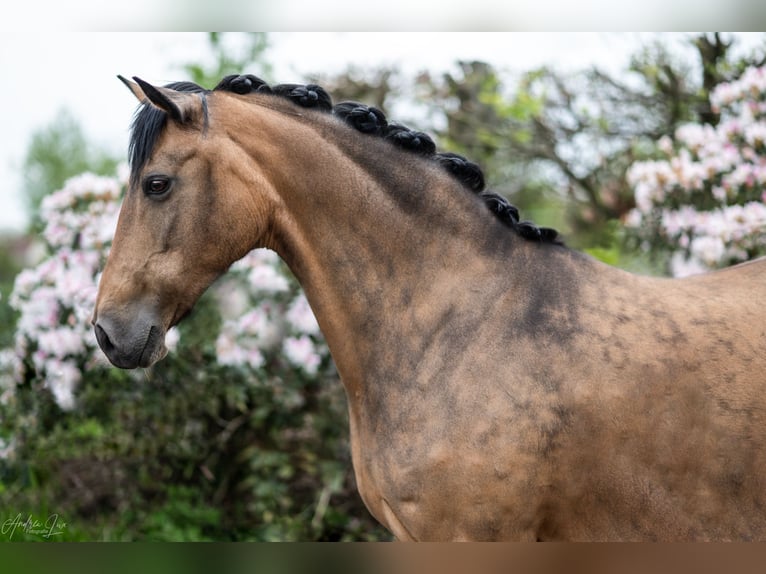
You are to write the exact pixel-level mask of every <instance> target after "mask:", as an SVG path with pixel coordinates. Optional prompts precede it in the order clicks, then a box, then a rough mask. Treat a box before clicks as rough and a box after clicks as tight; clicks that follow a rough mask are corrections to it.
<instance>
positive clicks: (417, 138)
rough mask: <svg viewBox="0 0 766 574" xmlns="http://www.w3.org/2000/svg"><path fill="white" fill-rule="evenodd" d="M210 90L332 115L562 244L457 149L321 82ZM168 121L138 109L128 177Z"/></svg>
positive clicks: (525, 229) (238, 80)
mask: <svg viewBox="0 0 766 574" xmlns="http://www.w3.org/2000/svg"><path fill="white" fill-rule="evenodd" d="M166 87H168V88H171V89H174V90H177V91H183V92H195V93H207V92H208V90H205V89H204V88H202V87H200V86H198V85H197V84H194V83H191V82H175V83H172V84H168V85H167V86H166ZM213 91H227V92H233V93H236V94H241V95H245V94H251V93H263V94H274V95H277V96H280V97H283V98H286V99H288V100H290V101H291V102H293V103H294V104H296V105H298V106H301V107H304V108H312V109H316V110H319V111H322V112H326V113H331V114H333V115H334V116H336V117H338V118H340V119H342V120H343V121H344V122H346V124H348V125H350V126H352V127H353V128H355V129H356V130H358V131H360V132H362V133H365V134H368V135H372V136H377V137H382V138H383V139H386V140H388V141H390V142H391V143H392V144H393V145H395V146H397V147H399V148H402V149H405V150H407V151H409V152H413V153H416V154H419V155H422V156H424V157H428V158H432V159H433V160H434V161H436V162H437V163H439V164H440V165H441V166H442V167H443V168H444V169H445V170H446V171H447V172H448V173H450V174H451V175H452V176H453V177H455V178H456V179H457V180H458V181H460V182H461V183H462V184H463V186H464V187H466V188H467V189H468V190H470V191H472V192H473V193H475V194H477V195H478V196H479V197H480V198H481V199H483V200H484V203H485V204H486V206H487V207H488V208H489V210H490V211H491V212H492V213H493V214H495V216H496V217H497V218H498V219H499V220H500V221H501V222H503V223H504V224H505V225H507V226H508V227H510V228H511V229H513V230H514V231H515V232H516V233H517V234H519V235H520V236H521V237H523V238H524V239H528V240H533V241H538V242H542V243H554V244H558V245H561V244H562V241H561V238H560V236H559V234H558V232H557V231H556V230H555V229H551V228H549V227H538V226H537V225H535V224H534V223H532V222H531V221H522V220H521V219H520V216H519V210H518V209H517V208H516V207H514V206H513V205H511V204H510V203H509V202H508V200H507V199H505V198H504V197H502V196H501V195H498V194H497V193H493V192H491V191H487V190H486V189H485V186H486V184H485V179H484V173H483V172H482V170H481V168H480V167H479V166H478V165H477V164H476V163H474V162H472V161H470V160H468V159H466V158H464V157H463V156H461V155H458V154H455V153H450V152H437V151H436V144H435V143H434V140H433V139H432V138H431V136H429V135H428V134H426V133H423V132H420V131H416V130H411V129H410V128H408V127H406V126H404V125H401V124H398V123H394V122H391V123H389V122H388V120H387V119H386V116H385V114H384V113H383V112H382V111H381V110H379V109H378V108H376V107H373V106H367V105H365V104H361V103H358V102H341V103H339V104H335V105H333V103H332V98H331V97H330V95H329V94H328V93H327V92H326V91H325V90H324V88H322V87H321V86H317V85H315V84H307V85H302V84H278V85H275V86H269V85H268V84H267V83H266V82H265V81H263V80H262V79H260V78H258V77H256V76H253V75H251V74H247V75H237V74H233V75H230V76H226V77H225V78H223V79H222V80H221V81H220V82H219V83H218V85H217V86H216V87H215V88H213ZM166 121H167V116H166V114H165V113H163V112H161V111H159V110H157V109H155V108H154V107H152V106H141V107H140V108H139V110H138V111H137V113H136V116H135V118H134V120H133V125H132V136H131V141H130V146H129V157H130V164H131V173H132V175H131V178H133V177H134V176H136V175H137V174H138V172H139V171H140V170H141V169H142V168H143V166H144V165H145V164H146V162H147V161H148V160H149V156H150V155H151V151H152V148H153V147H154V144H155V143H156V141H157V139H158V138H159V134H160V133H161V131H162V129H163V128H164V126H165V123H166Z"/></svg>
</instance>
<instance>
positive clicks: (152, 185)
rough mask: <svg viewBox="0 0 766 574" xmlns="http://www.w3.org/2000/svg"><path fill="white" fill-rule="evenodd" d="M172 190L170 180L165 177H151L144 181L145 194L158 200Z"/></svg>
mask: <svg viewBox="0 0 766 574" xmlns="http://www.w3.org/2000/svg"><path fill="white" fill-rule="evenodd" d="M169 189H170V178H168V177H165V176H157V175H155V176H150V177H147V178H146V180H145V181H144V193H145V194H146V195H149V196H153V197H155V198H158V197H159V196H161V195H165V193H167V191H168V190H169Z"/></svg>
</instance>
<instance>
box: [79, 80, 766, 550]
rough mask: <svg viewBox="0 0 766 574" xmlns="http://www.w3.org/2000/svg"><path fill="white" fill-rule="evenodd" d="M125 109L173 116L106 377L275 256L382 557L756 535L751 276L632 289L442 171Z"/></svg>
mask: <svg viewBox="0 0 766 574" xmlns="http://www.w3.org/2000/svg"><path fill="white" fill-rule="evenodd" d="M131 87H132V89H133V91H134V93H135V94H136V95H137V96H138V97H139V99H142V100H145V101H146V105H151V106H156V107H157V108H159V109H162V110H164V111H165V112H167V114H168V115H169V118H170V119H169V120H168V122H167V126H166V127H165V128H164V129H163V131H162V135H161V137H160V139H159V141H158V142H157V144H156V145H155V146H154V148H153V150H152V153H151V156H150V158H149V159H148V161H147V162H146V165H144V166H142V167H141V170H140V173H138V174H136V177H134V178H133V180H132V184H131V189H130V190H129V192H128V194H127V196H126V198H125V202H124V205H123V208H122V212H121V216H120V222H119V225H118V228H117V232H116V235H115V240H114V244H113V247H112V252H111V254H110V257H109V261H108V264H107V266H106V269H105V271H104V275H103V278H102V281H101V285H100V292H99V297H98V303H97V307H96V311H95V313H94V325H95V326H96V327H95V328H96V332H97V336H98V337H99V342H100V343H101V345H102V348H104V351H105V352H106V353H107V355H108V356H109V357H110V359H111V360H112V361H113V362H114V363H115V364H117V365H118V366H122V367H135V366H146V365H149V364H151V363H152V362H154V361H155V360H157V359H159V358H161V357H162V356H163V355H164V353H165V350H164V345H163V344H162V340H163V338H164V333H165V331H166V330H167V328H169V326H171V325H173V324H175V323H177V322H178V321H179V320H181V318H182V317H183V315H184V314H185V313H186V312H187V311H188V310H189V309H190V308H191V306H192V305H193V304H194V302H195V301H196V299H197V298H198V297H199V295H200V294H201V293H202V292H203V291H204V289H205V288H207V286H208V285H209V284H210V283H211V282H212V281H213V280H214V279H215V277H217V276H218V275H220V274H221V273H223V272H225V270H226V269H227V267H228V266H229V265H230V264H231V263H232V262H234V261H235V260H236V259H237V258H239V257H241V256H242V255H244V254H245V253H247V252H248V251H249V250H250V249H252V248H254V247H258V246H266V247H269V248H271V249H274V250H275V251H277V252H278V253H279V254H280V255H281V256H282V257H283V258H284V259H285V261H286V262H287V263H288V265H289V266H290V268H291V269H292V270H293V272H294V273H295V275H296V276H297V278H298V279H299V281H300V282H301V284H302V286H303V287H304V289H305V291H306V294H307V296H308V298H309V301H310V303H311V305H312V308H313V310H314V312H315V314H316V315H317V318H318V320H319V323H320V326H321V328H322V331H323V333H324V335H325V337H326V338H327V341H328V344H329V346H330V349H331V352H332V355H333V358H334V360H335V363H336V365H337V367H338V371H339V373H340V375H341V378H342V381H343V384H344V386H345V389H346V392H347V396H348V404H349V411H350V414H351V439H352V455H353V461H354V468H355V471H356V476H357V482H358V486H359V491H360V493H361V495H362V497H363V499H364V501H365V503H366V504H367V506H368V508H369V509H370V511H371V512H372V513H373V515H374V516H375V517H376V518H377V519H378V520H380V521H381V522H382V523H383V524H384V525H386V526H387V527H388V528H389V529H390V530H391V531H392V532H393V533H394V534H395V535H396V537H397V538H399V539H401V540H666V541H670V540H732V539H744V540H750V539H766V514H765V513H764V505H766V488H765V485H764V478H763V477H766V450H765V447H766V427H765V426H764V423H765V422H766V421H764V413H765V412H766V411H765V409H766V353H765V352H764V350H766V307H764V304H763V302H764V301H766V261H757V262H753V263H749V264H745V265H741V266H738V267H735V268H731V269H727V270H725V271H720V272H717V273H711V274H709V275H706V276H700V277H696V278H689V279H684V280H669V279H655V278H646V277H639V276H634V275H631V274H628V273H626V272H623V271H620V270H618V269H614V268H611V267H608V266H606V265H603V264H601V263H598V262H596V261H594V260H593V259H591V258H589V257H586V256H584V255H582V254H580V253H577V252H575V251H572V250H569V249H566V248H564V247H560V246H557V245H552V244H541V243H535V242H530V241H525V240H523V239H522V238H520V237H519V236H518V235H516V234H515V233H513V232H511V231H510V230H509V229H507V228H506V227H504V226H503V225H502V224H501V223H499V222H498V221H497V220H496V219H495V218H493V217H492V216H491V214H489V212H488V211H487V209H486V207H485V206H484V205H483V204H482V203H481V201H479V200H478V199H477V198H476V197H475V196H474V195H472V194H471V193H469V192H467V191H466V190H465V189H464V188H463V187H462V186H461V185H460V184H459V183H458V182H456V181H455V180H454V179H453V178H451V177H450V176H449V175H447V174H446V173H445V172H444V171H443V170H442V169H441V168H439V167H438V166H436V165H434V164H433V162H429V161H428V160H427V159H425V158H418V157H413V156H412V154H407V153H405V152H402V151H399V150H397V149H395V148H394V147H393V146H391V144H389V143H388V142H385V141H383V140H381V139H377V138H370V137H368V136H365V135H363V134H360V133H357V132H355V131H354V130H352V129H350V128H348V127H347V126H346V125H344V124H342V123H340V122H339V121H337V120H336V119H335V118H333V117H332V116H330V115H329V114H323V113H320V112H316V111H313V110H304V109H301V108H298V107H297V106H294V105H293V104H291V103H289V102H287V101H283V100H281V99H280V98H277V97H275V96H269V95H255V94H254V95H235V94H231V93H226V92H210V93H207V94H205V95H200V94H190V93H184V92H179V91H173V90H170V89H163V88H153V87H152V86H149V85H148V84H145V83H141V85H140V87H139V86H138V85H136V84H133V83H131ZM163 182H166V183H167V184H168V185H167V189H166V190H164V191H162V190H163V188H164V184H163ZM156 191H162V193H155V192H156Z"/></svg>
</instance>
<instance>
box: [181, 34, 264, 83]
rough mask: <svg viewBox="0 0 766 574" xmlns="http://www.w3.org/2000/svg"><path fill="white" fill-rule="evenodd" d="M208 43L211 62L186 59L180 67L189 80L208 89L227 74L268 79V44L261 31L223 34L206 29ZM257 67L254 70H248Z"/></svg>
mask: <svg viewBox="0 0 766 574" xmlns="http://www.w3.org/2000/svg"><path fill="white" fill-rule="evenodd" d="M208 43H209V47H210V52H211V54H212V58H213V61H212V63H210V64H207V65H206V64H203V63H199V62H189V63H186V64H184V65H183V66H182V69H183V70H184V72H186V74H188V75H189V79H190V80H191V81H192V82H194V83H196V84H199V85H200V86H202V87H204V88H208V89H212V88H214V87H215V86H216V84H218V82H219V81H220V80H221V78H223V77H224V76H228V75H229V74H243V73H245V71H246V70H247V71H248V73H254V74H255V75H256V76H259V77H260V78H262V79H263V80H266V81H267V82H269V81H271V74H272V68H271V65H270V64H269V63H268V61H267V60H266V57H265V54H266V52H267V50H268V47H269V39H268V35H267V34H266V33H264V32H248V33H241V34H230V33H228V34H224V33H221V32H210V33H209V34H208ZM254 68H257V70H256V71H252V70H253V69H254Z"/></svg>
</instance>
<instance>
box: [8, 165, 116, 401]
mask: <svg viewBox="0 0 766 574" xmlns="http://www.w3.org/2000/svg"><path fill="white" fill-rule="evenodd" d="M120 193H121V185H120V183H119V181H118V180H117V179H115V178H108V177H100V176H95V175H91V174H84V175H81V176H78V177H75V178H72V179H71V180H69V181H68V182H67V184H66V186H65V187H64V188H63V189H62V190H60V191H58V192H56V193H54V194H52V195H50V196H48V197H46V198H45V199H44V200H43V202H42V205H41V208H40V214H41V216H42V218H43V220H44V221H46V227H45V230H44V231H43V238H44V239H45V241H46V243H47V244H48V246H49V248H50V256H49V257H48V258H46V259H45V260H44V261H42V263H40V264H39V265H37V267H34V268H32V269H25V270H23V271H22V272H21V273H20V274H19V275H18V276H17V277H16V281H15V285H14V289H13V293H12V294H11V305H12V306H13V307H14V308H16V309H17V310H18V311H19V313H20V316H19V321H18V324H17V330H16V341H15V352H16V360H17V365H16V369H15V370H16V378H17V381H18V382H22V381H23V380H25V379H27V378H29V379H31V380H33V381H36V382H37V383H38V384H39V385H40V386H41V387H43V388H47V389H49V390H50V392H51V393H52V394H53V397H54V398H55V400H56V403H57V404H58V405H59V406H60V407H61V408H62V409H65V410H70V409H72V408H73V407H74V405H75V401H74V391H75V388H76V386H77V384H78V383H79V382H80V380H81V379H82V372H83V371H84V370H86V369H88V368H92V367H95V366H96V365H98V364H101V365H103V364H104V360H103V355H102V353H101V351H100V349H99V348H98V345H97V343H96V338H95V336H94V335H93V329H92V328H91V326H90V322H89V321H90V315H91V313H92V311H93V307H94V306H95V302H96V292H97V284H96V277H97V274H98V272H99V269H100V268H101V266H102V264H103V261H104V259H105V256H106V254H107V251H108V246H109V242H110V240H111V237H112V235H113V233H114V229H115V226H116V223H117V213H118V211H119V197H120Z"/></svg>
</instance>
